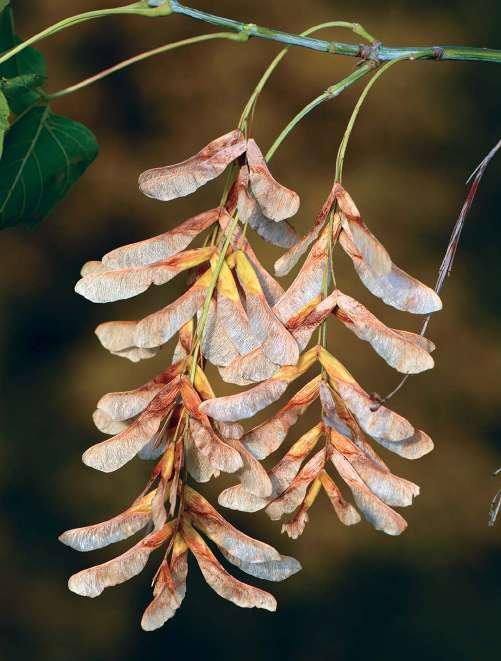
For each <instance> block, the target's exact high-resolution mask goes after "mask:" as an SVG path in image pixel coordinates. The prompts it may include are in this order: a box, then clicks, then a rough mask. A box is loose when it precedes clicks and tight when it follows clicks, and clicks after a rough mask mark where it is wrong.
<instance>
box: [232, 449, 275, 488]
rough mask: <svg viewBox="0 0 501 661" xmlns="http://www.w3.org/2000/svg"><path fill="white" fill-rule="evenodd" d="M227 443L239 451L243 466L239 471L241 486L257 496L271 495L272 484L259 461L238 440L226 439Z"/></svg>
mask: <svg viewBox="0 0 501 661" xmlns="http://www.w3.org/2000/svg"><path fill="white" fill-rule="evenodd" d="M228 443H230V444H231V446H232V447H234V448H235V450H237V451H238V452H239V453H240V456H241V458H242V461H243V468H242V470H241V471H240V472H239V478H240V483H241V485H242V487H243V488H244V489H245V490H246V491H248V492H249V493H251V494H253V495H255V496H258V497H259V498H267V497H268V496H271V492H272V486H271V481H270V478H269V477H268V473H267V472H266V471H265V469H264V468H263V466H262V465H261V464H260V463H259V461H258V460H257V459H256V458H255V457H254V455H252V454H251V453H250V452H249V450H247V448H246V447H245V445H243V443H241V442H240V441H238V440H234V439H228Z"/></svg>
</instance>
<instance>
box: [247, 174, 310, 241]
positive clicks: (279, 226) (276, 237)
mask: <svg viewBox="0 0 501 661" xmlns="http://www.w3.org/2000/svg"><path fill="white" fill-rule="evenodd" d="M236 187H237V190H238V217H239V219H240V220H241V221H242V222H243V223H248V224H249V225H250V226H251V227H252V229H253V230H254V231H255V232H256V233H257V234H258V235H259V236H260V237H261V238H262V239H264V240H265V241H267V242H268V243H271V244H272V245H274V246H278V247H279V248H290V247H291V246H293V245H294V244H295V243H296V241H298V240H299V237H298V235H297V232H296V230H295V229H294V228H293V227H292V225H290V224H289V223H288V222H287V221H286V220H283V221H282V222H279V223H276V222H274V221H273V220H270V219H269V218H267V217H266V216H265V215H264V214H263V213H262V211H261V208H260V206H259V204H258V203H257V200H256V198H255V197H254V195H253V194H252V192H251V190H250V188H249V171H248V168H247V166H243V167H242V168H240V172H239V175H238V179H237V182H236Z"/></svg>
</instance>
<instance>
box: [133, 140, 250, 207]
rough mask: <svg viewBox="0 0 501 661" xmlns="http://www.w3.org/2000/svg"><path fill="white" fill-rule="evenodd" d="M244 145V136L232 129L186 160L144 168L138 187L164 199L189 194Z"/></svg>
mask: <svg viewBox="0 0 501 661" xmlns="http://www.w3.org/2000/svg"><path fill="white" fill-rule="evenodd" d="M245 149H246V142H245V137H244V135H243V133H242V132H241V131H239V130H238V129H235V130H234V131H230V133H226V134H225V135H223V136H221V137H220V138H216V140H213V141H212V142H209V144H208V145H206V146H205V147H204V148H203V149H202V150H201V151H199V152H198V154H195V156H192V157H191V158H188V159H187V160H186V161H182V162H181V163H176V164H175V165H167V166H165V167H160V168H153V169H151V170H146V172H143V173H142V174H141V176H140V177H139V189H140V190H141V192H142V193H144V194H145V195H147V196H148V197H153V198H155V199H156V200H162V201H163V202H167V201H168V200H174V199H175V198H177V197H183V196H185V195H190V193H194V192H195V191H196V190H197V189H198V188H200V186H203V185H204V184H206V183H207V182H209V181H211V180H212V179H215V178H216V177H218V176H219V175H220V174H222V172H224V170H225V169H226V167H227V166H228V165H229V164H230V163H231V162H232V161H234V160H235V159H237V158H238V157H239V156H240V155H241V154H243V153H244V151H245Z"/></svg>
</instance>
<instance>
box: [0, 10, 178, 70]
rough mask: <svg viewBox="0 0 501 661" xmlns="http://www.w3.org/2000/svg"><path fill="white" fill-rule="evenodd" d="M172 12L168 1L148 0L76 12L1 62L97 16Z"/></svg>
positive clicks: (11, 52)
mask: <svg viewBox="0 0 501 661" xmlns="http://www.w3.org/2000/svg"><path fill="white" fill-rule="evenodd" d="M171 13H172V11H171V8H170V5H169V4H168V3H167V4H165V5H161V6H160V7H149V6H148V3H147V2H146V0H141V1H140V2H134V3H132V4H130V5H125V6H122V7H112V8H109V9H96V10H94V11H87V12H84V13H82V14H76V15H75V16H70V17H69V18H63V19H62V20H61V21H59V22H58V23H54V25H51V26H50V27H48V28H45V30H42V31H41V32H38V33H37V34H35V35H33V36H32V37H30V38H29V39H26V40H25V41H23V42H21V43H20V44H18V45H17V46H15V47H14V48H11V49H10V50H8V51H6V52H5V53H3V54H2V55H0V64H3V62H6V61H7V60H9V59H10V58H11V57H14V55H17V54H18V53H20V52H21V51H22V50H24V49H25V48H27V47H28V46H32V45H33V44H36V43H37V42H38V41H41V40H42V39H46V38H47V37H51V36H52V35H53V34H56V33H57V32H61V30H65V29H66V28H69V27H72V26H74V25H78V24H79V23H85V22H86V21H92V20H94V19H95V18H104V17H106V16H116V15H120V14H134V15H136V16H148V17H152V18H154V17H156V16H168V15H169V14H171Z"/></svg>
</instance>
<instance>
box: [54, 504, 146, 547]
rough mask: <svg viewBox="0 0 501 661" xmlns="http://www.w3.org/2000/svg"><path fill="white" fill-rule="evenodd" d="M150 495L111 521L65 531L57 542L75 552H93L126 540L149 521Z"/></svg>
mask: <svg viewBox="0 0 501 661" xmlns="http://www.w3.org/2000/svg"><path fill="white" fill-rule="evenodd" d="M152 494H154V492H152ZM152 494H148V495H147V496H144V497H143V498H141V500H140V501H139V502H138V503H135V504H134V505H132V506H131V507H129V508H128V509H126V510H125V512H121V513H120V514H118V515H117V516H114V517H113V518H112V519H108V520H107V521H103V522H102V523H96V524H94V525H91V526H85V527H83V528H73V529H72V530H67V531H66V532H64V533H63V534H62V535H60V537H59V541H60V542H62V543H63V544H66V546H70V547H71V548H72V549H75V550H76V551H94V550H96V549H101V548H104V547H105V546H108V545H109V544H114V543H115V542H121V541H122V540H124V539H128V538H129V537H131V536H132V535H134V534H135V533H136V532H138V531H139V530H141V529H142V528H144V527H145V525H146V524H147V523H148V522H149V521H150V520H151V500H152V497H153V495H152Z"/></svg>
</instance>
